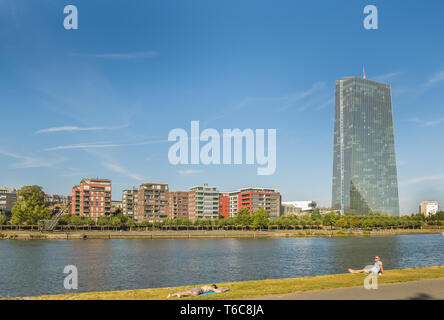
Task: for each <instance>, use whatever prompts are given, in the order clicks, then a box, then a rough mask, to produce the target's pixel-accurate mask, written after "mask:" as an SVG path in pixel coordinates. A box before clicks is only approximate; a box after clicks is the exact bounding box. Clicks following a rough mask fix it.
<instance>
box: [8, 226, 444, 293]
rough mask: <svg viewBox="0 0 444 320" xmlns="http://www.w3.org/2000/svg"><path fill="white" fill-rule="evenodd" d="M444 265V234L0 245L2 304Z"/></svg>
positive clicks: (31, 242) (96, 241)
mask: <svg viewBox="0 0 444 320" xmlns="http://www.w3.org/2000/svg"><path fill="white" fill-rule="evenodd" d="M374 255H380V256H381V258H382V261H383V263H384V268H385V269H392V268H411V267H421V266H432V265H444V237H443V236H442V235H438V234H436V235H405V236H387V237H359V238H352V237H350V238H284V239H269V238H266V239H257V238H256V239H184V240H183V239H159V240H57V241H14V240H1V241H0V297H8V296H9V297H17V296H31V295H42V294H57V293H67V292H68V291H67V290H66V289H65V288H64V286H63V280H64V278H65V277H66V274H64V273H63V270H64V267H65V266H66V265H75V266H76V267H77V269H78V286H79V288H78V290H76V291H77V292H85V291H104V290H121V289H142V288H156V287H169V286H179V285H194V284H202V283H216V284H217V283H220V282H229V281H243V280H261V279H270V278H293V277H303V276H313V275H322V274H335V273H344V272H347V268H349V267H351V268H363V267H364V266H366V265H368V264H372V263H373V256H374Z"/></svg>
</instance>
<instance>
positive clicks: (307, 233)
mask: <svg viewBox="0 0 444 320" xmlns="http://www.w3.org/2000/svg"><path fill="white" fill-rule="evenodd" d="M439 233H441V231H440V230H433V229H426V230H374V231H370V232H369V231H353V232H349V231H345V232H343V231H337V230H329V231H327V230H274V231H196V230H192V231H71V232H47V233H41V232H37V231H3V232H0V239H3V240H87V239H191V238H293V237H360V236H390V235H407V234H439Z"/></svg>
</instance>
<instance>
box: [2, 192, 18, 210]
mask: <svg viewBox="0 0 444 320" xmlns="http://www.w3.org/2000/svg"><path fill="white" fill-rule="evenodd" d="M16 201H17V190H16V189H14V188H6V187H0V213H3V212H8V213H9V212H11V210H12V207H14V204H15V202H16Z"/></svg>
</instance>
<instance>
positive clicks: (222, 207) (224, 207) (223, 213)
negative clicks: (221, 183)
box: [219, 192, 230, 219]
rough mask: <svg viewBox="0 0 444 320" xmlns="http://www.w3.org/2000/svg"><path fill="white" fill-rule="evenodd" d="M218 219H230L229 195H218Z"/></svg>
mask: <svg viewBox="0 0 444 320" xmlns="http://www.w3.org/2000/svg"><path fill="white" fill-rule="evenodd" d="M219 217H222V218H225V219H227V218H229V217H230V193H229V192H220V193H219Z"/></svg>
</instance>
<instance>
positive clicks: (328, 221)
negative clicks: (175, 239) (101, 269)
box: [0, 186, 444, 229]
mask: <svg viewBox="0 0 444 320" xmlns="http://www.w3.org/2000/svg"><path fill="white" fill-rule="evenodd" d="M17 199H18V200H17V202H16V203H15V205H14V207H13V209H12V215H11V216H7V215H4V214H0V225H6V224H13V225H37V223H38V221H39V220H42V219H49V218H50V216H51V212H50V210H49V208H48V207H47V205H46V204H45V194H44V192H43V190H42V188H41V187H39V186H26V187H23V188H22V189H20V190H19V191H18V192H17ZM59 224H60V225H90V226H114V227H138V226H139V227H174V226H176V227H178V226H198V227H200V226H202V227H203V226H215V227H226V226H227V227H228V226H237V227H239V226H242V227H252V228H255V229H259V228H267V227H268V226H270V225H273V226H278V227H284V228H285V227H295V226H299V227H304V228H306V227H310V228H321V227H330V228H333V227H334V228H338V229H343V228H388V227H398V228H399V227H400V228H418V227H421V226H423V225H425V224H427V225H432V226H442V225H444V212H439V213H437V214H435V215H432V216H430V217H424V216H423V215H419V214H418V215H410V216H401V217H392V216H388V215H386V214H381V213H372V214H369V215H357V214H346V215H343V216H342V215H339V214H336V213H335V212H330V213H327V214H324V215H321V214H320V213H319V211H318V210H314V211H313V213H311V214H305V215H300V216H294V215H288V216H281V217H278V218H275V219H270V215H269V214H268V213H267V211H265V210H264V209H262V208H261V209H259V210H257V211H255V212H253V214H251V215H250V212H249V210H248V209H247V208H244V209H241V210H240V211H239V212H238V214H237V215H236V217H232V218H228V219H222V218H219V219H196V220H195V221H191V220H189V219H167V220H164V221H162V222H155V223H149V222H147V221H143V222H140V223H137V222H135V221H134V220H132V219H130V218H128V217H127V216H125V215H123V214H122V213H118V214H117V215H115V216H111V217H100V218H98V219H97V221H94V220H93V219H91V218H89V217H80V216H75V215H65V216H62V217H61V219H60V221H59Z"/></svg>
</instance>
